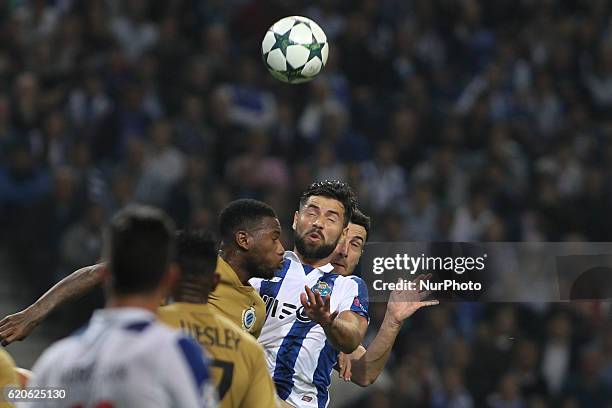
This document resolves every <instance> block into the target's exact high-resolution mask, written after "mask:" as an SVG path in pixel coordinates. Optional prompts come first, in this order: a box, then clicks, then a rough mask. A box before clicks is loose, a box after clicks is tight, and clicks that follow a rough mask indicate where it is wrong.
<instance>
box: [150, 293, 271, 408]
mask: <svg viewBox="0 0 612 408" xmlns="http://www.w3.org/2000/svg"><path fill="white" fill-rule="evenodd" d="M158 315H159V319H160V320H161V321H162V322H164V323H166V324H168V325H169V326H171V327H174V328H178V329H181V330H182V331H183V332H184V333H185V334H187V335H189V336H190V337H191V338H193V339H195V340H196V341H197V342H198V343H200V344H201V345H202V346H203V347H204V348H205V350H206V351H207V353H208V354H209V355H210V356H211V358H212V362H211V371H212V375H213V377H214V379H215V381H216V384H217V387H218V388H217V389H218V392H219V400H220V401H221V404H220V406H221V408H230V407H232V408H237V407H241V408H259V407H275V406H276V390H275V388H274V383H273V382H272V378H271V377H270V374H269V373H268V367H267V365H266V360H265V357H264V352H263V349H262V347H261V346H260V345H259V344H258V343H257V341H256V340H255V338H253V336H251V335H249V334H248V333H245V332H244V331H243V330H241V328H240V327H238V326H237V325H236V324H234V323H233V322H231V321H230V320H229V319H227V318H225V317H224V316H222V315H220V314H219V313H218V312H217V311H216V309H215V308H213V307H211V305H202V304H193V303H182V302H178V303H173V304H171V305H168V306H163V307H160V308H159V311H158Z"/></svg>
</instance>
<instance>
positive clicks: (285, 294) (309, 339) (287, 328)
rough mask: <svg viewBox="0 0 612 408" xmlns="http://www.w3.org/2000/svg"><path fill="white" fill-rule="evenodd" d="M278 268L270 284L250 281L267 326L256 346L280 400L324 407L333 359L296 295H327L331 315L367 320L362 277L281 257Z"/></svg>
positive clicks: (288, 254)
mask: <svg viewBox="0 0 612 408" xmlns="http://www.w3.org/2000/svg"><path fill="white" fill-rule="evenodd" d="M284 258H285V261H284V262H283V266H282V267H281V268H280V269H279V270H277V271H276V272H275V274H274V277H273V278H272V279H269V280H263V279H259V278H252V279H251V280H249V283H250V284H251V285H252V286H253V287H254V288H256V289H257V290H258V291H259V294H260V295H261V296H262V298H263V300H264V302H265V304H266V314H267V318H266V322H265V323H264V326H263V329H262V331H261V335H260V336H259V339H258V341H259V342H260V343H261V345H262V346H263V347H264V350H265V352H266V360H267V363H268V369H269V370H270V374H271V375H272V378H273V380H274V383H275V384H276V391H277V393H278V395H279V397H280V398H281V399H283V400H285V401H287V402H288V403H289V404H291V405H293V406H295V407H317V408H324V407H327V405H328V402H329V393H328V389H329V385H330V382H331V373H332V369H333V367H334V365H335V364H336V361H337V359H338V350H336V349H335V348H334V347H333V346H332V345H331V344H330V343H329V342H328V341H327V338H326V336H325V332H324V331H323V328H322V327H321V326H320V325H318V324H316V323H313V322H312V321H311V320H310V319H309V318H308V316H306V314H305V313H304V308H303V306H302V304H301V303H300V294H302V293H304V286H305V285H308V287H310V288H311V289H312V290H313V291H314V292H318V293H320V294H321V295H322V296H325V295H328V294H331V304H330V311H331V312H334V311H336V310H338V311H340V312H343V311H345V310H350V311H353V312H355V313H357V314H359V315H361V316H363V317H365V318H367V319H369V316H368V291H367V287H366V285H365V283H364V282H363V281H362V280H361V278H358V277H355V276H352V277H344V276H341V275H338V274H335V273H333V266H332V265H331V264H327V265H324V266H322V267H320V268H316V269H315V268H312V267H311V266H309V265H304V264H302V263H301V262H300V260H299V258H298V257H297V255H296V254H295V253H293V252H291V251H287V252H285V256H284Z"/></svg>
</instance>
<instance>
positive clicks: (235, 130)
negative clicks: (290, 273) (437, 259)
mask: <svg viewBox="0 0 612 408" xmlns="http://www.w3.org/2000/svg"><path fill="white" fill-rule="evenodd" d="M295 14H300V15H305V16H308V17H310V18H313V19H314V20H315V21H317V22H318V23H319V24H320V25H321V27H322V28H323V29H324V31H325V32H326V34H327V36H328V39H329V42H330V47H331V48H330V60H329V62H328V66H327V67H326V68H325V69H324V73H323V74H322V75H321V76H320V77H319V78H317V79H316V80H315V81H313V82H312V83H310V84H307V85H300V86H291V85H286V84H283V83H281V82H279V81H276V80H275V79H273V78H272V77H271V76H270V75H269V74H268V73H267V72H266V71H265V68H264V66H263V64H262V63H261V60H260V59H261V57H260V51H259V50H260V41H261V39H262V38H263V35H264V33H265V31H266V29H267V28H268V27H269V26H270V25H271V24H272V23H274V22H275V21H276V20H277V19H278V18H281V17H284V16H287V15H295ZM611 17H612V4H611V3H610V2H608V1H606V0H544V1H533V0H496V1H485V0H482V1H476V0H461V1H460V0H410V1H406V0H361V1H350V0H322V1H318V2H312V1H298V0H262V1H254V0H251V1H249V0H226V1H224V0H208V1H198V0H167V1H147V0H130V1H129V2H126V1H119V0H90V1H77V0H11V1H4V2H1V4H0V19H1V20H0V21H1V24H0V230H1V231H2V234H0V245H2V247H3V248H5V249H7V250H8V253H9V254H10V255H11V262H12V264H13V265H14V267H15V270H16V271H17V272H16V274H15V276H16V278H17V277H21V279H22V281H24V282H27V285H28V287H29V288H30V289H31V291H32V294H33V295H35V294H39V293H40V292H41V291H42V290H43V289H45V288H47V287H48V286H49V285H50V284H51V283H53V282H54V281H56V280H57V279H59V278H61V277H63V276H65V275H66V274H67V273H69V272H70V271H72V270H74V269H76V268H78V267H80V266H83V265H87V264H91V263H93V262H95V261H96V260H97V259H98V257H99V255H100V246H101V240H100V231H101V227H102V226H103V224H104V223H105V221H106V220H108V218H109V217H110V215H111V214H112V213H113V212H115V211H116V210H117V209H119V208H121V207H123V206H125V205H126V204H129V203H132V202H141V203H148V204H153V205H157V206H160V207H162V208H164V209H166V210H167V211H168V212H169V214H171V215H172V217H173V218H174V219H175V220H176V222H177V224H178V225H179V226H180V227H185V226H191V227H203V228H214V227H215V222H216V215H217V214H218V211H219V209H220V208H222V207H223V206H224V205H225V204H226V203H227V202H228V201H230V200H231V199H234V198H237V197H253V198H258V199H262V200H264V201H266V202H268V203H270V204H271V205H272V206H273V207H274V208H275V209H276V211H277V212H278V214H279V216H280V217H281V222H282V223H283V226H284V229H285V235H286V236H285V242H286V243H287V246H288V247H290V246H291V239H290V236H291V234H290V232H291V228H290V220H291V216H292V213H293V211H294V210H295V208H296V206H297V197H298V193H299V192H300V191H301V190H302V189H303V188H304V187H305V186H306V185H308V184H310V183H311V182H312V181H313V180H317V179H344V180H347V181H349V182H350V183H351V185H352V186H353V187H354V188H355V190H356V191H357V192H358V194H359V200H360V207H361V208H362V209H363V210H364V211H365V212H366V213H367V214H368V215H370V216H372V219H373V230H372V233H371V237H370V239H371V240H377V241H402V240H405V241H415V240H441V241H444V240H453V241H475V240H484V241H562V240H567V241H578V240H585V241H609V240H610V239H611V238H612V217H609V216H607V215H606V214H608V211H607V210H608V208H609V206H610V204H611V193H612V182H611V180H612V177H611V175H612V174H611V173H612V165H611V163H612V120H610V118H612V115H610V113H612V18H611ZM596 306H598V305H593V304H584V305H583V306H580V307H578V306H576V309H575V310H574V309H573V308H572V307H567V308H562V310H560V311H559V310H556V309H555V310H552V309H551V306H547V307H544V308H543V309H538V310H537V311H533V310H531V309H529V308H526V309H524V308H521V307H513V306H507V307H503V308H501V309H500V310H499V311H498V310H493V309H491V308H484V309H482V310H481V309H478V308H473V307H472V308H470V306H469V305H459V306H457V305H455V306H452V307H439V308H437V309H436V310H434V309H431V310H428V311H427V312H423V314H424V315H426V316H427V320H424V321H423V322H420V323H421V325H420V326H419V323H418V322H417V323H411V325H410V327H413V326H412V325H413V324H415V325H416V326H414V327H416V328H419V330H418V332H419V333H421V334H420V335H419V336H420V337H419V338H427V339H429V340H428V341H421V342H419V341H413V340H412V339H415V337H414V332H412V331H411V330H408V331H407V334H406V336H405V338H402V339H400V340H399V341H398V343H399V345H400V347H399V350H398V353H397V358H396V359H394V362H395V363H394V364H392V367H393V369H392V371H391V372H392V374H393V381H394V382H395V383H396V385H397V386H398V387H399V389H400V390H401V394H402V403H405V402H406V401H408V402H410V403H411V404H413V405H411V406H432V407H470V406H485V405H484V404H489V406H491V407H495V408H497V407H499V408H501V407H526V406H530V407H553V406H554V407H557V406H561V405H560V404H561V401H566V400H565V399H564V398H565V396H569V397H571V398H569V397H568V399H567V402H564V404H565V405H563V406H564V407H566V408H569V407H574V406H575V407H598V406H604V405H603V404H604V399H605V398H609V390H610V389H612V330H611V329H610V328H609V326H610V316H609V313H610V311H609V309H605V308H604V309H601V308H599V309H597V307H596ZM523 309H524V310H523ZM600 309H601V310H603V312H600V313H598V312H597V311H596V310H600ZM606 310H607V311H606ZM375 322H376V320H375V321H374V323H375ZM525 323H528V324H527V325H525ZM466 325H467V326H470V327H471V328H470V329H469V330H468V329H466V327H467V326H466ZM373 326H375V324H373ZM466 330H467V331H466ZM519 332H520V333H521V334H520V337H516V340H512V336H517V333H519ZM427 335H430V336H431V337H427ZM431 339H435V341H433V342H432V341H431ZM407 345H412V346H411V347H410V349H409V350H408V349H405V347H407ZM402 347H404V349H402ZM481 356H482V357H483V358H482V359H481V358H480V357H481ZM605 390H607V393H606V392H604V391H605ZM600 391H601V392H600ZM393 393H394V394H393V395H394V396H393V398H390V396H389V395H390V394H388V393H384V392H383V393H374V394H373V395H372V396H371V398H370V399H371V405H370V406H376V407H377V408H382V407H384V406H395V405H394V404H396V403H397V402H398V401H396V398H395V395H396V394H397V391H394V392H393ZM538 396H541V398H539V397H538ZM532 397H533V398H532ZM538 398H539V399H538ZM597 398H599V400H598V399H597ZM385 401H387V402H386V403H387V405H384V404H385ZM572 401H573V402H572ZM608 401H609V400H608ZM572 403H573V404H574V405H572ZM470 404H472V405H470ZM528 404H530V405H528ZM538 404H539V405H538ZM598 404H601V405H598ZM402 406H403V405H402Z"/></svg>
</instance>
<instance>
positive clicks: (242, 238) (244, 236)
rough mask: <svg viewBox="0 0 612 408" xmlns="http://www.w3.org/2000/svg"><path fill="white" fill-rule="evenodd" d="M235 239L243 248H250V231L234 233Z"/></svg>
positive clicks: (246, 249)
mask: <svg viewBox="0 0 612 408" xmlns="http://www.w3.org/2000/svg"><path fill="white" fill-rule="evenodd" d="M234 240H235V241H236V245H238V247H239V248H242V249H244V250H245V251H248V250H249V247H250V240H249V234H248V232H246V231H238V232H236V234H235V235H234Z"/></svg>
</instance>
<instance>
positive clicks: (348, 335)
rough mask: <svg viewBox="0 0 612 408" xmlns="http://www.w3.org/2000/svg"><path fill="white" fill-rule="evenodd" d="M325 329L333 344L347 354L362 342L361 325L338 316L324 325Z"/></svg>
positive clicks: (328, 338)
mask: <svg viewBox="0 0 612 408" xmlns="http://www.w3.org/2000/svg"><path fill="white" fill-rule="evenodd" d="M323 330H324V331H325V335H326V336H327V340H328V341H329V342H330V343H331V344H332V346H334V347H335V348H336V349H337V350H340V351H341V352H343V353H345V354H351V353H352V352H353V351H355V349H356V348H357V346H359V344H360V342H361V337H362V335H361V332H360V330H359V327H358V326H356V325H355V324H353V323H352V322H347V321H345V320H342V319H339V318H337V319H334V320H333V321H332V322H331V323H330V324H328V325H327V326H324V327H323Z"/></svg>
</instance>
